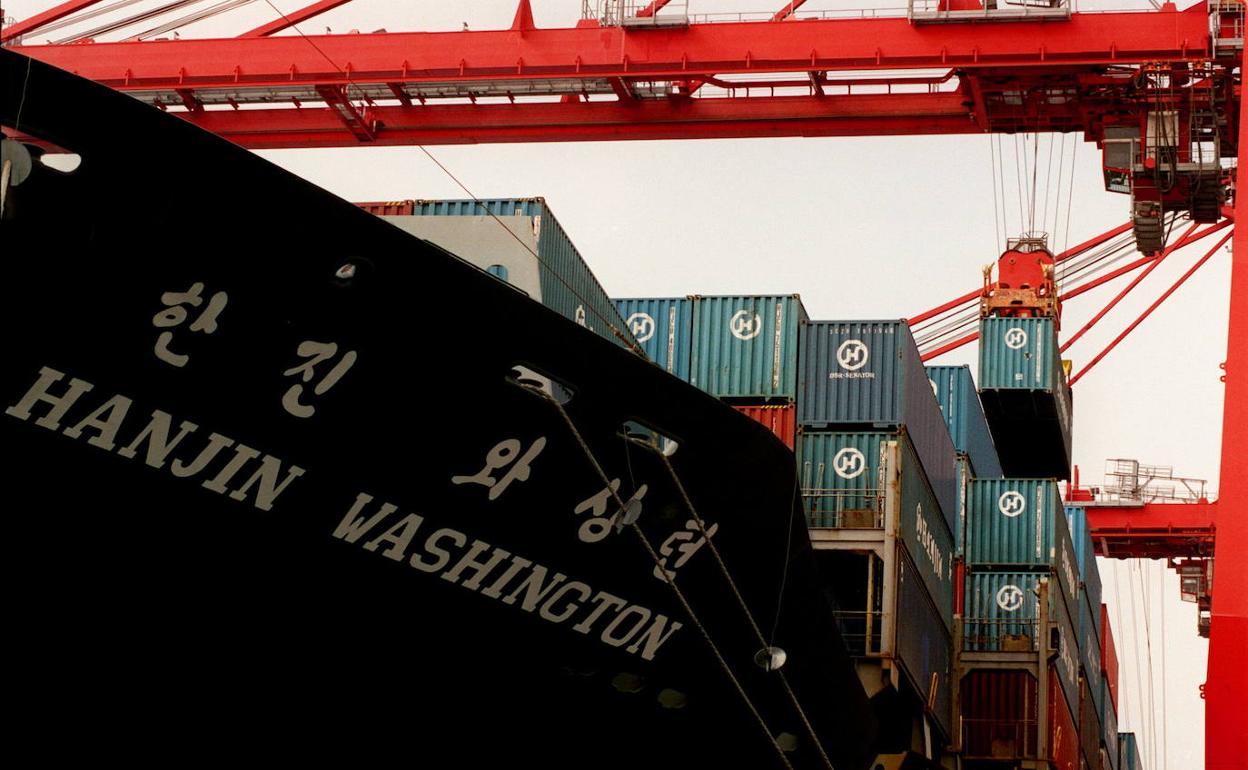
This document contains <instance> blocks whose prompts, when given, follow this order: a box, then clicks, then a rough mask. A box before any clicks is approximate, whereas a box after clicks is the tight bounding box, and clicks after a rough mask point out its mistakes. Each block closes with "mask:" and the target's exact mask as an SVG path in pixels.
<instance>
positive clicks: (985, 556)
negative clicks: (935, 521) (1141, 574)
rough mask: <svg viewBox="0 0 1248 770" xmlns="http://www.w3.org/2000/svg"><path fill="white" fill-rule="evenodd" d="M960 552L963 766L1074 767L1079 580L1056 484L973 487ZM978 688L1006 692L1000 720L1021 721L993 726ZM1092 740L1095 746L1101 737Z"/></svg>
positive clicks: (998, 482)
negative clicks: (1027, 763) (1026, 763)
mask: <svg viewBox="0 0 1248 770" xmlns="http://www.w3.org/2000/svg"><path fill="white" fill-rule="evenodd" d="M965 554H966V555H965V562H966V578H965V580H966V596H965V599H964V610H963V617H962V622H961V626H960V628H961V645H960V650H959V653H958V667H957V671H958V676H959V677H960V691H959V702H960V706H961V711H960V713H961V716H962V720H963V722H962V724H963V734H962V745H963V758H964V760H972V759H973V760H992V759H998V760H1000V759H1005V760H1022V759H1033V760H1036V761H1045V762H1051V763H1053V764H1054V765H1055V766H1058V767H1063V766H1070V765H1071V761H1072V754H1073V757H1074V764H1073V767H1078V766H1079V761H1078V756H1079V754H1081V753H1082V748H1083V747H1082V746H1081V745H1080V744H1079V742H1078V741H1076V740H1073V737H1074V736H1076V735H1078V733H1079V731H1078V729H1077V725H1078V724H1079V721H1080V720H1079V715H1080V705H1081V700H1080V684H1081V680H1080V676H1079V666H1080V657H1081V652H1080V649H1079V644H1078V641H1077V639H1078V637H1077V631H1076V627H1077V626H1076V623H1077V620H1076V617H1077V615H1076V614H1075V610H1076V609H1077V608H1076V601H1077V600H1078V592H1079V589H1080V581H1079V576H1078V571H1077V566H1076V557H1075V554H1074V548H1073V546H1072V544H1071V541H1070V533H1069V530H1068V528H1067V523H1066V517H1065V516H1064V515H1063V512H1062V502H1061V498H1060V496H1059V494H1058V490H1057V484H1056V482H1055V481H1053V480H1052V479H1015V478H1005V479H975V480H972V481H971V482H970V483H969V484H968V486H967V521H966V548H965ZM1050 661H1052V662H1050ZM1018 682H1026V683H1027V684H1026V686H1020V685H1019V684H1018ZM984 689H987V690H993V691H999V692H1000V693H1003V694H1002V695H1000V697H999V698H998V700H1001V699H1005V700H1008V703H1007V704H1005V705H1000V712H1001V713H1002V714H1007V715H1010V714H1021V715H1026V717H1027V718H1024V717H1021V716H1007V717H1003V718H1001V719H997V720H993V719H989V718H988V717H987V716H986V715H985V713H983V710H984V708H985V706H984V705H983V703H982V701H981V699H980V695H979V691H980V690H984ZM1041 696H1044V697H1043V698H1041ZM1033 706H1034V708H1033ZM1072 725H1074V726H1076V728H1075V729H1071V726H1072ZM1094 740H1095V741H1097V745H1099V731H1098V732H1097V734H1096V736H1094ZM1098 761H1099V760H1098Z"/></svg>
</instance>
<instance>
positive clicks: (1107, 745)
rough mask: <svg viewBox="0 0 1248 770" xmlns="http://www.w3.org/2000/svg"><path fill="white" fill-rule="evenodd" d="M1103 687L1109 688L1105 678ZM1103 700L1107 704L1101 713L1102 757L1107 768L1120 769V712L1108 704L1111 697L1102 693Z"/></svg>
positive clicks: (1109, 769)
mask: <svg viewBox="0 0 1248 770" xmlns="http://www.w3.org/2000/svg"><path fill="white" fill-rule="evenodd" d="M1101 689H1102V690H1106V689H1108V688H1107V687H1106V684H1105V680H1103V679H1102V680H1101ZM1101 702H1102V703H1105V704H1107V707H1106V709H1105V711H1104V712H1103V713H1102V714H1101V757H1102V759H1104V760H1105V770H1118V713H1117V711H1115V710H1114V708H1113V706H1110V705H1108V704H1109V699H1108V698H1106V697H1105V693H1104V692H1102V694H1101Z"/></svg>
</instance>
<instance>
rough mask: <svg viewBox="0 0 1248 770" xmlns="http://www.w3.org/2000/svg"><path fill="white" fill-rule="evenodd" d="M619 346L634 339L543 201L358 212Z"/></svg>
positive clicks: (400, 205) (412, 205) (398, 204)
mask: <svg viewBox="0 0 1248 770" xmlns="http://www.w3.org/2000/svg"><path fill="white" fill-rule="evenodd" d="M356 205H358V206H360V207H361V208H363V209H365V210H366V211H370V212H372V213H374V214H376V215H378V216H380V217H381V218H383V219H385V220H386V221H388V222H390V223H391V224H394V225H396V226H398V227H399V228H401V229H403V230H405V231H407V232H409V233H411V234H413V235H415V236H417V237H418V238H423V239H424V240H426V241H430V242H431V243H434V244H436V245H437V246H440V247H442V248H443V249H446V250H447V251H449V252H451V253H452V254H454V255H456V256H457V257H459V258H460V259H463V260H465V261H467V262H471V263H472V264H474V265H476V266H477V267H480V268H481V269H482V270H485V271H486V272H488V273H489V274H490V275H493V276H494V277H496V278H498V279H499V280H502V281H505V282H507V283H509V284H511V285H512V286H514V287H516V288H517V289H519V290H520V291H522V292H524V293H525V294H527V295H528V296H529V297H530V298H531V299H534V300H536V301H538V302H541V303H542V304H543V305H545V306H546V307H549V308H550V309H552V310H554V311H555V312H557V313H559V314H560V315H563V316H564V317H565V318H568V319H569V320H572V321H575V322H576V323H578V324H580V325H581V326H584V327H586V328H587V329H590V330H591V331H593V332H594V333H596V334H598V335H600V336H602V337H605V338H607V339H609V340H612V341H613V342H616V343H617V344H620V345H623V346H625V347H631V346H632V345H633V344H634V343H633V339H632V335H631V333H630V332H629V331H628V330H627V328H626V326H625V324H624V319H623V318H621V317H620V314H619V313H617V312H616V309H615V305H614V304H613V303H612V302H611V300H610V298H609V297H608V296H607V293H606V292H605V291H603V288H602V285H601V284H600V283H598V279H597V278H595V277H594V274H593V272H591V271H590V269H589V266H588V265H586V264H585V260H584V259H582V258H581V254H580V252H579V251H577V249H576V246H575V245H573V243H572V239H571V238H570V237H569V236H568V233H567V232H566V231H565V230H564V229H563V226H562V225H560V224H559V220H557V219H555V216H554V214H553V213H551V211H550V207H549V206H548V205H547V204H546V201H545V200H544V199H542V198H491V199H487V200H480V201H477V200H406V201H388V202H383V203H359V204H356Z"/></svg>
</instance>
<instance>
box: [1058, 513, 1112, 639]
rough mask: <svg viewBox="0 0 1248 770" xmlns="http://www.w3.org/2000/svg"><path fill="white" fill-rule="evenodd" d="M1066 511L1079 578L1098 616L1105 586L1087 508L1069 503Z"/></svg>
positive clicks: (1090, 605)
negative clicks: (1089, 526)
mask: <svg viewBox="0 0 1248 770" xmlns="http://www.w3.org/2000/svg"><path fill="white" fill-rule="evenodd" d="M1065 512H1066V523H1067V525H1068V527H1069V529H1070V540H1071V544H1072V545H1073V546H1074V549H1075V560H1076V561H1077V562H1078V564H1079V579H1080V580H1082V581H1083V590H1084V593H1085V594H1086V596H1085V600H1086V601H1087V603H1088V607H1089V609H1090V610H1091V611H1092V614H1093V615H1094V616H1096V615H1099V614H1100V610H1099V608H1100V606H1101V602H1102V601H1103V600H1104V586H1103V584H1102V582H1101V571H1100V568H1099V567H1097V565H1096V546H1095V545H1094V544H1093V543H1092V533H1091V532H1089V531H1088V516H1087V509H1086V508H1085V507H1084V506H1082V505H1068V506H1066V508H1065Z"/></svg>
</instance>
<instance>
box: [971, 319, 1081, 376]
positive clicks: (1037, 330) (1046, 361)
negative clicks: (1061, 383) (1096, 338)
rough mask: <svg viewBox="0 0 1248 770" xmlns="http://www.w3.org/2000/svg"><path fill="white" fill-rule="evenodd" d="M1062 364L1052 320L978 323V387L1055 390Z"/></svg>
mask: <svg viewBox="0 0 1248 770" xmlns="http://www.w3.org/2000/svg"><path fill="white" fill-rule="evenodd" d="M1060 366H1061V361H1060V360H1059V359H1058V352H1057V332H1056V331H1055V329H1054V327H1053V319H1052V318H997V317H989V318H985V319H983V320H981V321H980V323H979V387H980V388H981V389H983V390H1015V389H1022V390H1045V391H1051V390H1053V389H1054V388H1056V387H1057V384H1058V382H1057V380H1056V379H1055V377H1054V374H1055V372H1057V371H1058V367H1060Z"/></svg>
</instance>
